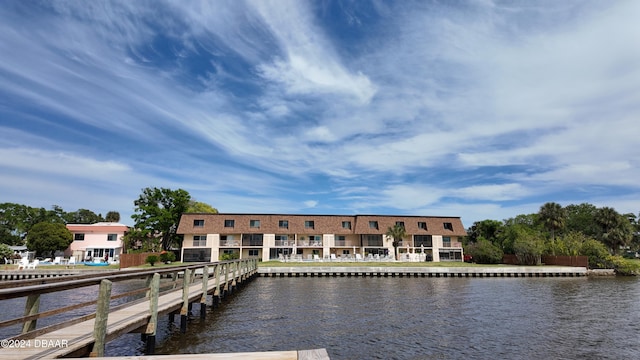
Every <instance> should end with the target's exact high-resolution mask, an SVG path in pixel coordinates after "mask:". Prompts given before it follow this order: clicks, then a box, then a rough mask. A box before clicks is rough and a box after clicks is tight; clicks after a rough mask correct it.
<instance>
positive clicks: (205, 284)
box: [200, 265, 209, 320]
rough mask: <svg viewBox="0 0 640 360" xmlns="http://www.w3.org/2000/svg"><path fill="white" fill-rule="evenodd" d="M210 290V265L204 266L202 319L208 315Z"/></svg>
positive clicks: (201, 298)
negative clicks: (208, 294) (208, 293)
mask: <svg viewBox="0 0 640 360" xmlns="http://www.w3.org/2000/svg"><path fill="white" fill-rule="evenodd" d="M208 290H209V267H208V266H207V265H205V266H204V267H203V268H202V296H201V297H200V319H202V320H204V319H205V318H206V317H207V291H208Z"/></svg>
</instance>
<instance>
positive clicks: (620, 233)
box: [595, 207, 633, 254]
mask: <svg viewBox="0 0 640 360" xmlns="http://www.w3.org/2000/svg"><path fill="white" fill-rule="evenodd" d="M595 221H596V223H598V225H600V227H601V228H602V235H601V240H602V242H603V243H605V244H606V245H607V246H608V247H609V248H610V249H611V251H612V253H614V254H616V253H617V252H618V250H620V248H621V247H623V246H626V245H627V244H629V242H630V241H631V240H632V239H633V225H632V223H631V222H630V221H629V217H627V216H625V215H620V214H619V213H618V212H617V211H616V210H615V209H613V208H610V207H603V208H600V209H598V210H597V212H596V217H595Z"/></svg>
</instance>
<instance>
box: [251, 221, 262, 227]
mask: <svg viewBox="0 0 640 360" xmlns="http://www.w3.org/2000/svg"><path fill="white" fill-rule="evenodd" d="M249 227H252V228H259V227H260V220H249Z"/></svg>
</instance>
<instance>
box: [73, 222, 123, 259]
mask: <svg viewBox="0 0 640 360" xmlns="http://www.w3.org/2000/svg"><path fill="white" fill-rule="evenodd" d="M67 229H69V231H71V233H72V234H73V242H72V243H71V245H69V248H68V249H67V250H65V256H73V257H75V258H76V261H83V260H85V259H88V258H91V259H105V258H106V259H107V260H108V261H109V262H114V261H118V260H119V258H120V255H121V254H122V247H123V241H122V237H123V236H124V234H125V233H126V232H127V231H128V230H129V227H128V226H127V225H124V224H119V223H112V222H99V223H95V224H67Z"/></svg>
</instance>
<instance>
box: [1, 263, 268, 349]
mask: <svg viewBox="0 0 640 360" xmlns="http://www.w3.org/2000/svg"><path fill="white" fill-rule="evenodd" d="M256 274H257V261H256V259H243V260H232V261H224V262H215V263H205V264H203V263H199V264H193V265H182V266H174V267H166V268H162V267H159V268H156V269H144V270H127V271H120V272H109V273H108V274H95V276H93V277H89V278H79V279H73V280H68V281H64V280H63V279H61V278H55V281H52V282H47V283H41V284H36V285H33V284H32V283H33V281H29V282H26V283H27V285H24V286H15V287H3V288H0V301H2V300H8V299H16V298H23V297H24V298H26V301H25V309H24V315H23V316H21V317H17V318H14V319H9V320H4V321H0V328H2V327H8V326H14V325H17V324H22V331H21V332H20V334H16V335H15V336H13V337H10V338H9V339H10V340H13V341H16V340H26V339H34V338H36V337H41V336H43V335H45V334H48V333H52V332H55V331H58V330H61V329H65V328H68V327H70V326H72V325H76V324H79V323H83V322H87V321H88V320H91V319H94V318H95V321H94V326H93V334H92V336H90V338H91V340H90V341H89V342H90V343H91V344H90V355H92V356H103V355H104V345H105V342H106V341H107V340H108V339H112V338H114V335H113V333H109V329H108V325H107V320H108V318H109V316H110V315H112V316H113V314H114V313H115V312H117V311H118V310H121V309H125V308H129V307H131V306H133V305H135V304H141V303H145V302H146V303H148V307H144V309H148V312H147V311H143V312H145V313H146V314H142V315H143V316H141V319H142V320H140V319H138V320H136V321H135V322H134V323H133V324H132V325H131V326H129V327H128V328H127V329H126V330H127V331H125V332H123V331H122V329H120V330H118V333H119V334H124V333H126V332H140V333H142V334H143V338H146V340H147V353H153V351H154V348H155V335H156V326H157V318H158V315H159V314H161V313H162V314H164V313H166V314H169V319H170V321H172V320H173V317H174V315H175V314H177V313H178V312H179V313H180V315H181V320H180V328H181V331H182V332H185V331H186V324H187V315H188V313H189V310H190V309H191V305H192V303H195V302H199V303H200V306H201V311H200V317H201V318H204V317H205V314H206V311H204V310H206V302H207V295H213V297H214V298H215V297H217V301H220V298H221V297H223V296H224V295H225V293H227V292H230V291H232V290H233V289H234V288H235V287H236V286H237V285H238V283H240V282H243V281H244V280H246V279H248V278H249V277H251V276H253V275H256ZM161 277H166V278H167V279H170V280H168V281H167V282H163V283H162V284H161V281H160V278H161ZM132 279H146V282H145V286H143V287H141V288H139V289H136V290H133V291H128V292H125V293H121V294H116V295H112V294H111V288H112V283H113V282H119V281H125V280H132ZM41 282H44V281H42V280H41ZM198 282H201V285H202V286H201V287H200V286H198V284H197V283H198ZM16 283H17V284H20V283H22V281H16ZM95 285H98V286H99V291H98V295H97V297H96V299H95V300H89V301H85V302H82V303H78V304H70V305H67V306H64V307H61V308H57V309H52V310H47V311H42V312H40V297H41V295H42V294H47V293H55V292H59V291H63V290H69V289H78V288H83V287H88V286H95ZM180 287H181V288H182V290H179V289H180ZM194 288H195V289H196V290H195V291H194ZM198 290H199V291H198ZM179 291H181V292H182V295H181V296H179V297H178V296H176V297H175V299H173V300H171V303H168V302H166V301H165V303H163V305H162V306H163V307H162V309H159V306H158V299H159V297H160V296H163V295H165V294H170V293H176V292H179ZM141 294H144V295H141ZM136 296H138V297H139V298H137V299H135V300H127V301H126V302H125V303H123V304H119V305H117V306H113V307H112V306H110V305H111V302H112V301H113V300H115V299H120V298H126V297H129V298H135V297H136ZM215 301H216V299H214V303H215ZM94 305H95V306H96V312H95V313H91V314H87V315H84V316H79V317H74V318H71V319H67V320H63V321H61V322H59V323H55V324H52V325H49V326H46V327H41V328H38V327H37V321H38V320H39V319H42V318H46V317H50V316H54V315H58V314H63V313H66V312H69V311H72V310H77V309H81V308H85V307H89V306H94ZM115 336H118V335H115ZM86 346H87V345H86V344H85V347H86ZM68 347H71V344H68ZM4 350H7V349H0V353H2V352H4ZM85 350H86V349H85ZM23 355H26V354H23ZM85 355H86V354H85Z"/></svg>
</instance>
